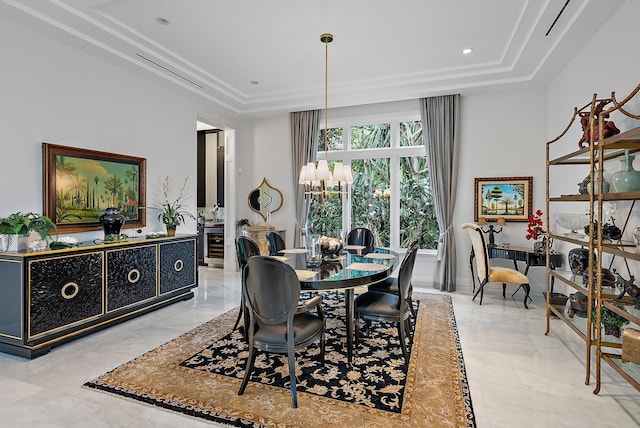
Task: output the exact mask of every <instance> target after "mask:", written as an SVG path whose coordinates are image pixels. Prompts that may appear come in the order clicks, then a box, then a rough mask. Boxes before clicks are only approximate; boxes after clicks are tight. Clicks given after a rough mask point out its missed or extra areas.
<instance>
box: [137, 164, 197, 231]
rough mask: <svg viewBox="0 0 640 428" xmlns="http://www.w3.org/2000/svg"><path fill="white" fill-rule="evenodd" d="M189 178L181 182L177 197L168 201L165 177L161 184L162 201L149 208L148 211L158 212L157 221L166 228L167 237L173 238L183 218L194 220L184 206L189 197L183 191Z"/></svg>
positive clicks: (167, 185) (166, 179) (167, 179)
mask: <svg viewBox="0 0 640 428" xmlns="http://www.w3.org/2000/svg"><path fill="white" fill-rule="evenodd" d="M188 180H189V177H186V178H185V179H184V181H183V182H182V187H181V188H180V192H179V193H178V197H177V198H176V199H173V200H169V176H166V177H165V179H164V183H163V184H162V188H163V200H162V204H161V205H160V206H155V207H154V206H150V207H148V208H149V209H152V210H155V211H159V214H158V220H160V221H161V222H162V223H163V224H164V225H165V226H166V228H167V235H169V236H175V234H176V228H177V227H178V226H180V225H181V224H182V223H184V220H185V217H189V218H191V219H193V220H195V219H196V218H195V216H194V215H193V214H192V213H191V212H190V211H187V210H186V209H185V208H187V207H188V206H187V205H186V204H185V201H186V200H187V199H189V198H190V196H185V195H184V189H185V188H186V186H187V181H188Z"/></svg>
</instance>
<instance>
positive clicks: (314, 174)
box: [298, 33, 353, 195]
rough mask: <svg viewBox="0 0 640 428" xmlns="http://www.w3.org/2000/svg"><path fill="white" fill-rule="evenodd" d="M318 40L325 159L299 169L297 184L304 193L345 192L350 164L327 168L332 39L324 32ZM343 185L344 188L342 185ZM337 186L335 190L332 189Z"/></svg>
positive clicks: (351, 179)
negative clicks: (321, 55) (321, 52)
mask: <svg viewBox="0 0 640 428" xmlns="http://www.w3.org/2000/svg"><path fill="white" fill-rule="evenodd" d="M320 41H321V42H322V43H324V156H325V159H321V160H319V161H318V164H317V165H316V164H314V163H313V162H309V163H308V164H306V165H303V166H302V169H301V170H300V178H299V179H298V183H299V184H304V185H305V193H306V194H322V195H326V194H336V193H345V192H346V190H347V184H351V183H353V175H352V173H351V165H343V163H342V162H335V163H334V164H333V172H331V171H330V170H329V163H328V162H327V151H328V150H329V143H328V139H329V137H328V134H327V133H328V128H329V126H328V117H329V95H328V93H329V83H328V82H329V79H328V76H329V43H331V42H332V41H333V35H332V34H329V33H324V34H322V35H320ZM342 186H344V190H343V187H342ZM336 187H337V190H332V189H335V188H336Z"/></svg>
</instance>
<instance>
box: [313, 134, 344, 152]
mask: <svg viewBox="0 0 640 428" xmlns="http://www.w3.org/2000/svg"><path fill="white" fill-rule="evenodd" d="M342 147H343V143H342V128H329V129H328V132H327V151H329V152H330V151H332V150H342ZM318 151H319V152H324V151H325V149H324V128H322V129H321V130H320V135H319V136H318Z"/></svg>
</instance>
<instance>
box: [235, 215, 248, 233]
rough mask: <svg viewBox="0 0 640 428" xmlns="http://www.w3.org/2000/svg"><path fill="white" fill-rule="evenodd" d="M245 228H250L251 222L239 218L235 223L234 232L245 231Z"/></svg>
mask: <svg viewBox="0 0 640 428" xmlns="http://www.w3.org/2000/svg"><path fill="white" fill-rule="evenodd" d="M247 226H251V222H250V221H249V219H248V218H241V219H240V220H238V221H236V230H237V231H238V232H239V231H240V230H243V229H246V228H247Z"/></svg>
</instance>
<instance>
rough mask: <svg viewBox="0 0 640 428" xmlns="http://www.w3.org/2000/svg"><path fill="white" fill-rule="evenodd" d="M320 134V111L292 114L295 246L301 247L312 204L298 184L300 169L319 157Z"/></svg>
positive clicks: (302, 187) (301, 186)
mask: <svg viewBox="0 0 640 428" xmlns="http://www.w3.org/2000/svg"><path fill="white" fill-rule="evenodd" d="M319 132H320V110H309V111H300V112H293V113H291V149H292V150H291V151H292V153H293V161H292V165H291V168H292V170H293V188H294V189H297V190H296V193H295V194H296V230H295V232H294V234H293V246H294V247H299V246H300V244H301V239H300V238H301V235H302V232H303V231H304V230H305V228H306V223H307V218H308V217H309V216H308V214H309V205H310V202H309V200H308V199H306V198H305V197H304V186H303V185H301V184H298V178H299V176H300V169H301V168H302V165H306V164H307V163H308V162H315V161H316V157H317V155H318V136H319Z"/></svg>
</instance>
